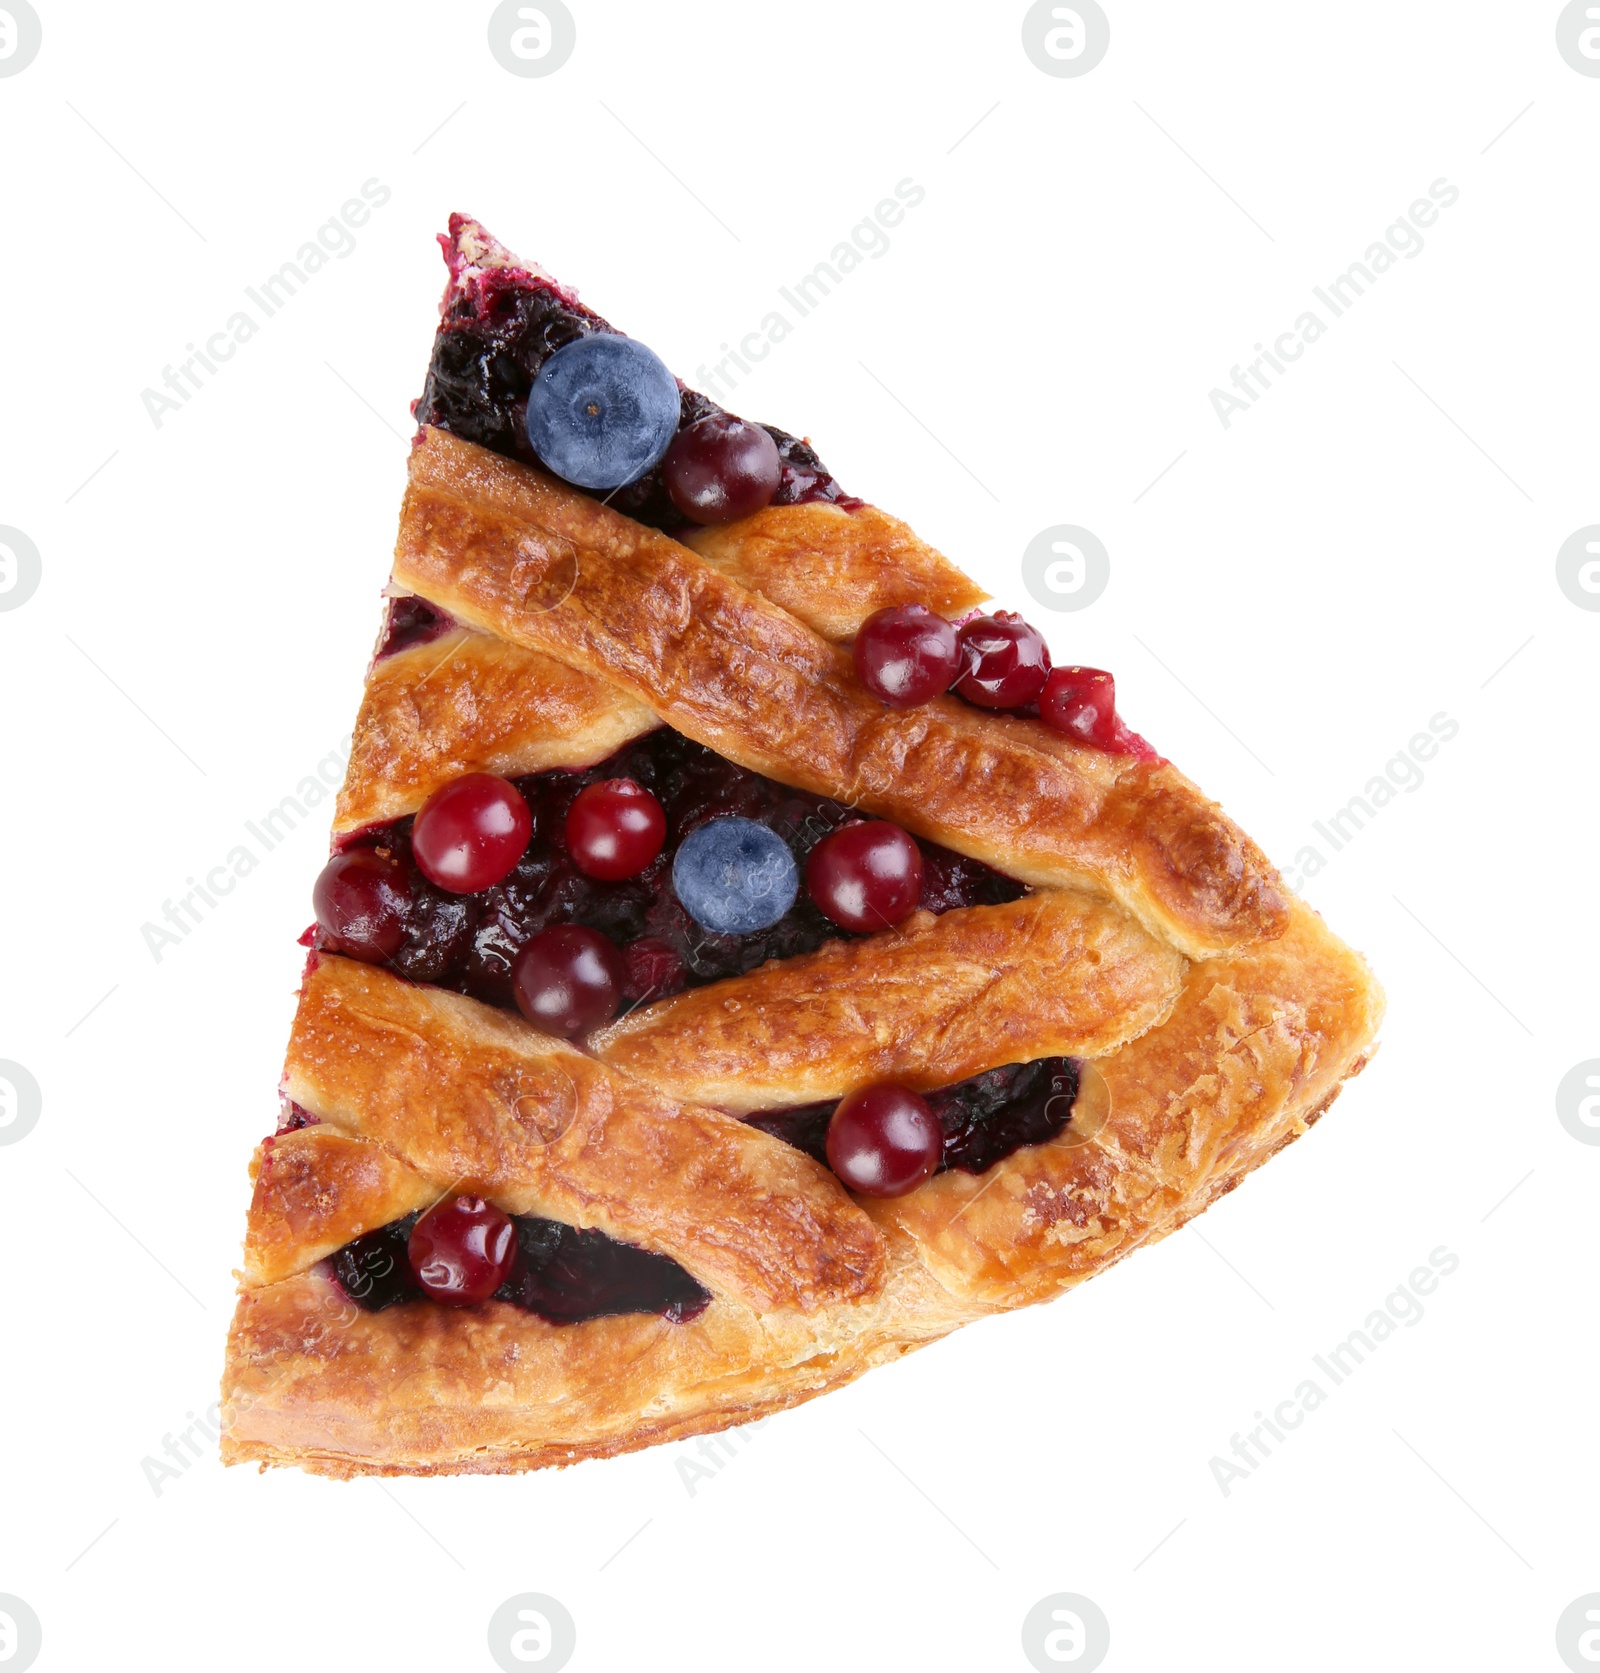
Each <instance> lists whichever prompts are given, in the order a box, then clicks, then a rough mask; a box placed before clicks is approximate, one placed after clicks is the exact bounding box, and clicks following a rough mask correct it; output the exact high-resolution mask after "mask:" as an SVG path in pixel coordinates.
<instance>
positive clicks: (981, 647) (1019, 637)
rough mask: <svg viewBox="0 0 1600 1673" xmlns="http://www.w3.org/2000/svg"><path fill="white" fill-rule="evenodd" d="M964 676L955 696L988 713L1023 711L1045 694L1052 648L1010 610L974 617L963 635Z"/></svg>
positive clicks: (963, 630) (959, 682) (1034, 629)
mask: <svg viewBox="0 0 1600 1673" xmlns="http://www.w3.org/2000/svg"><path fill="white" fill-rule="evenodd" d="M960 637H961V655H962V659H963V661H964V663H965V666H966V672H965V673H964V674H962V676H961V678H960V679H959V680H957V681H956V690H957V691H958V692H960V694H961V695H962V696H963V697H965V698H966V700H967V701H968V702H969V703H977V704H979V705H980V706H981V707H982V708H985V709H1020V708H1021V707H1022V706H1023V704H1024V703H1031V702H1032V701H1033V700H1034V698H1035V697H1037V696H1038V695H1039V693H1040V692H1041V691H1042V690H1043V689H1044V682H1045V678H1046V676H1047V675H1048V674H1049V672H1050V648H1049V646H1048V645H1046V644H1045V642H1044V636H1043V634H1041V633H1040V632H1039V630H1038V628H1036V627H1029V625H1028V624H1027V623H1026V622H1025V621H1024V620H1023V619H1022V617H1021V616H1018V615H1015V614H1013V613H1012V612H1011V611H1010V610H999V611H996V613H995V614H994V615H992V616H974V617H973V619H972V620H971V621H970V622H968V623H967V625H966V626H965V627H964V628H962V630H961V635H960Z"/></svg>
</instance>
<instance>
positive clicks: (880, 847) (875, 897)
mask: <svg viewBox="0 0 1600 1673" xmlns="http://www.w3.org/2000/svg"><path fill="white" fill-rule="evenodd" d="M806 893H807V894H808V895H810V896H811V898H812V900H813V901H815V902H816V904H817V906H818V907H819V908H820V909H821V910H822V911H823V912H824V913H825V914H826V915H827V916H828V917H830V918H831V919H832V920H833V921H834V922H835V923H836V924H838V925H839V926H840V928H841V929H853V930H860V931H863V932H865V931H870V930H877V929H888V928H890V927H891V926H892V925H894V924H897V923H899V922H900V920H901V919H902V918H904V917H906V916H907V914H908V913H910V912H912V911H914V910H915V908H916V904H917V901H918V900H919V899H920V898H921V895H922V850H921V849H920V848H919V847H918V846H917V843H916V839H915V838H914V837H912V836H910V835H908V834H907V833H906V832H905V831H902V830H901V829H900V827H899V826H898V825H891V824H890V823H889V822H888V821H887V820H886V819H868V820H864V821H862V822H861V823H859V824H855V825H846V826H845V827H844V828H843V829H842V830H837V831H835V832H834V833H833V835H832V836H826V837H824V838H823V839H822V841H821V842H819V843H818V844H817V846H816V847H815V848H813V849H812V850H811V854H810V857H809V858H808V859H807V860H806Z"/></svg>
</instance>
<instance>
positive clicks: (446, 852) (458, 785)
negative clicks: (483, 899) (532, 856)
mask: <svg viewBox="0 0 1600 1673" xmlns="http://www.w3.org/2000/svg"><path fill="white" fill-rule="evenodd" d="M532 835H533V815H532V814H531V813H529V812H528V804H527V803H526V802H525V801H524V800H523V799H522V793H521V791H519V790H518V789H517V787H516V785H514V784H508V783H507V782H506V780H505V779H503V778H496V777H495V776H494V775H493V774H492V773H468V774H467V775H466V776H465V777H464V778H456V779H452V780H451V781H450V782H449V783H448V784H446V785H444V786H443V787H442V788H440V789H438V790H435V791H434V793H433V794H432V795H431V796H430V797H429V798H428V799H427V801H425V802H424V803H423V804H422V807H421V809H420V811H419V812H418V814H417V817H416V822H415V823H414V824H413V825H412V827H411V852H412V855H413V856H414V857H415V859H416V862H417V865H418V867H419V868H420V870H421V872H422V875H423V876H424V877H426V878H427V879H428V881H429V882H430V883H435V884H437V885H438V886H439V888H441V889H448V890H449V891H450V892H451V894H456V895H475V894H476V893H477V892H478V891H479V890H480V889H487V888H490V887H491V886H492V885H493V884H496V883H498V882H499V881H500V879H501V878H502V877H504V876H505V875H506V874H507V873H508V872H509V871H510V870H511V869H512V868H513V867H514V866H515V865H516V863H517V861H518V860H520V859H521V858H522V854H523V850H524V849H525V848H526V847H527V846H528V839H529V838H530V837H531V836H532Z"/></svg>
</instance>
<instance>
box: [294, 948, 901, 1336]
mask: <svg viewBox="0 0 1600 1673" xmlns="http://www.w3.org/2000/svg"><path fill="white" fill-rule="evenodd" d="M284 1088H285V1091H286V1092H287V1094H288V1096H289V1097H291V1098H292V1099H294V1101H295V1102H296V1103H298V1104H300V1105H302V1106H303V1107H304V1108H305V1109H307V1110H309V1111H311V1113H312V1114H313V1115H316V1116H318V1117H319V1118H320V1119H321V1120H322V1121H324V1122H327V1123H331V1124H332V1125H334V1126H336V1127H338V1128H340V1129H341V1130H343V1131H346V1132H350V1133H354V1134H359V1135H360V1136H362V1137H364V1138H367V1139H370V1140H372V1141H374V1142H375V1143H377V1144H379V1145H382V1146H383V1148H384V1149H386V1150H388V1151H389V1152H390V1153H391V1154H392V1155H395V1156H397V1157H399V1158H400V1159H402V1160H403V1161H404V1162H405V1163H406V1164H407V1165H408V1166H409V1167H411V1168H413V1169H414V1170H415V1171H416V1172H417V1173H419V1174H421V1175H423V1176H424V1178H426V1179H428V1180H430V1181H432V1182H433V1183H434V1185H435V1186H436V1188H437V1190H438V1191H439V1193H440V1194H441V1195H442V1194H445V1193H448V1192H453V1191H474V1192H477V1193H479V1194H480V1195H482V1196H485V1197H488V1198H489V1199H490V1200H491V1201H493V1202H495V1203H496V1204H498V1205H499V1206H500V1207H502V1208H504V1209H505V1210H506V1211H507V1212H509V1213H513V1214H545V1215H548V1216H549V1217H551V1218H553V1219H560V1220H564V1221H566V1222H567V1223H569V1224H571V1225H577V1226H588V1227H597V1228H598V1229H599V1230H601V1231H604V1232H606V1233H607V1234H608V1235H610V1236H612V1237H615V1238H618V1239H620V1240H621V1241H623V1242H625V1243H633V1244H637V1245H639V1246H641V1247H643V1248H648V1249H654V1250H656V1251H658V1252H660V1253H662V1254H667V1255H670V1256H672V1258H673V1259H674V1260H676V1261H678V1262H679V1263H680V1264H681V1265H683V1266H684V1267H686V1268H687V1269H688V1270H689V1272H690V1273H692V1274H693V1276H694V1277H696V1278H697V1279H699V1280H700V1281H701V1283H703V1284H705V1285H706V1286H707V1287H708V1288H709V1289H711V1290H713V1291H714V1292H716V1293H718V1294H726V1295H730V1296H736V1297H739V1298H741V1299H743V1300H745V1301H747V1302H749V1303H750V1304H751V1305H761V1306H771V1307H792V1308H796V1309H798V1310H800V1311H802V1312H805V1311H810V1310H812V1309H814V1308H817V1307H820V1306H823V1305H825V1304H827V1303H829V1302H835V1301H840V1300H843V1299H846V1298H857V1297H860V1296H862V1295H865V1294H868V1293H870V1292H871V1291H872V1290H874V1289H875V1288H877V1286H878V1285H879V1283H880V1282H881V1280H882V1270H883V1250H882V1246H881V1244H880V1243H879V1240H878V1238H877V1235H876V1234H875V1233H874V1231H873V1229H872V1227H871V1224H870V1223H869V1222H868V1221H867V1219H866V1218H865V1216H864V1215H863V1214H862V1213H861V1210H860V1209H859V1208H857V1207H856V1206H855V1205H854V1204H853V1203H851V1201H850V1199H849V1198H848V1197H847V1196H846V1194H845V1193H844V1191H843V1189H842V1188H841V1187H840V1185H839V1182H838V1181H837V1180H836V1179H835V1178H834V1177H833V1176H832V1174H830V1173H829V1172H828V1171H827V1169H825V1168H822V1167H819V1166H818V1165H817V1163H815V1162H813V1161H812V1160H811V1158H810V1157H808V1156H804V1155H801V1154H800V1153H799V1152H797V1151H794V1150H791V1149H790V1148H789V1146H787V1145H785V1144H783V1143H782V1142H780V1141H779V1140H776V1139H771V1138H769V1137H768V1136H767V1135H766V1134H765V1133H760V1132H757V1131H756V1130H755V1129H754V1128H750V1127H746V1126H745V1125H744V1124H743V1123H742V1122H739V1121H736V1120H734V1119H733V1118H732V1117H731V1116H727V1115H721V1114H718V1113H717V1112H716V1111H713V1110H705V1109H696V1108H693V1107H691V1106H686V1105H682V1104H679V1103H676V1102H674V1101H673V1100H672V1099H670V1098H668V1097H665V1096H663V1095H662V1094H661V1093H659V1092H657V1091H655V1090H654V1089H653V1088H651V1087H649V1086H647V1085H646V1084H645V1083H644V1082H642V1081H638V1080H635V1079H633V1078H632V1077H631V1076H629V1075H625V1074H622V1073H620V1072H619V1071H616V1070H613V1069H609V1068H606V1067H605V1066H604V1065H602V1064H600V1063H596V1062H595V1061H594V1060H593V1059H592V1058H589V1057H585V1056H584V1055H583V1053H581V1052H578V1051H574V1050H573V1049H572V1048H571V1047H570V1046H568V1045H566V1044H564V1043H563V1042H560V1041H557V1040H554V1039H551V1038H550V1037H549V1036H548V1035H544V1034H540V1033H538V1032H537V1031H536V1030H534V1029H532V1028H530V1027H529V1026H528V1025H527V1024H526V1023H524V1022H523V1021H522V1019H521V1018H520V1017H513V1016H509V1015H507V1014H506V1013H504V1012H500V1011H494V1010H491V1009H490V1008H489V1007H488V1006H485V1005H480V1004H478V1003H477V1002H476V1001H475V1000H471V999H464V998H462V997H461V996H460V995H459V994H453V993H445V992H442V991H441V990H439V989H436V988H421V987H413V986H412V985H411V984H410V983H408V982H403V981H401V980H400V979H399V978H398V977H395V976H391V975H389V974H388V973H387V972H386V971H383V970H378V969H375V968H373V967H372V966H370V965H365V964H357V963H355V962H353V961H352V960H349V959H343V958H335V957H332V956H322V957H319V958H317V959H316V960H315V961H314V963H313V968H312V969H311V970H310V971H308V973H307V976H306V981H305V986H304V988H303V989H302V992H301V996H300V1007H299V1010H298V1011H297V1013H296V1015H295V1022H294V1030H293V1033H292V1034H291V1036H290V1041H289V1057H288V1063H287V1065H286V1069H285V1076H284ZM382 1223H383V1222H382V1221H378V1222H375V1224H382ZM305 1264H306V1265H309V1264H310V1260H309V1259H308V1260H307V1261H306V1262H305Z"/></svg>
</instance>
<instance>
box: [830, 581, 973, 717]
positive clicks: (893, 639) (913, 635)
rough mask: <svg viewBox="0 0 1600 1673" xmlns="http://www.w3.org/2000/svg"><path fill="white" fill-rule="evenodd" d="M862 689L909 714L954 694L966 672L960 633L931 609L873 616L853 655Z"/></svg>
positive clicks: (901, 607)
mask: <svg viewBox="0 0 1600 1673" xmlns="http://www.w3.org/2000/svg"><path fill="white" fill-rule="evenodd" d="M854 655H855V661H856V674H857V676H858V677H859V678H860V681H861V683H862V684H863V685H864V686H865V687H866V688H867V690H868V691H870V692H871V693H872V695H873V696H874V697H876V698H877V699H878V701H879V702H880V703H887V704H888V705H889V707H890V708H891V709H909V708H913V707H915V706H916V705H917V704H918V703H926V702H927V701H928V700H929V699H930V698H933V697H937V696H938V695H939V694H940V693H941V692H945V691H948V690H949V689H950V683H951V681H952V680H954V679H955V677H956V675H957V674H959V673H960V672H961V644H960V641H959V640H958V639H957V637H956V630H955V629H954V628H953V627H952V626H951V625H950V623H949V622H947V621H946V620H945V619H944V617H943V616H936V615H935V614H934V613H933V611H932V610H930V609H929V608H928V607H927V605H926V604H895V605H891V606H890V607H889V608H888V609H886V610H874V611H873V612H872V614H871V615H870V616H868V617H867V619H866V620H865V621H864V622H863V623H862V624H861V631H860V632H859V633H857V634H856V642H855V649H854Z"/></svg>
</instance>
